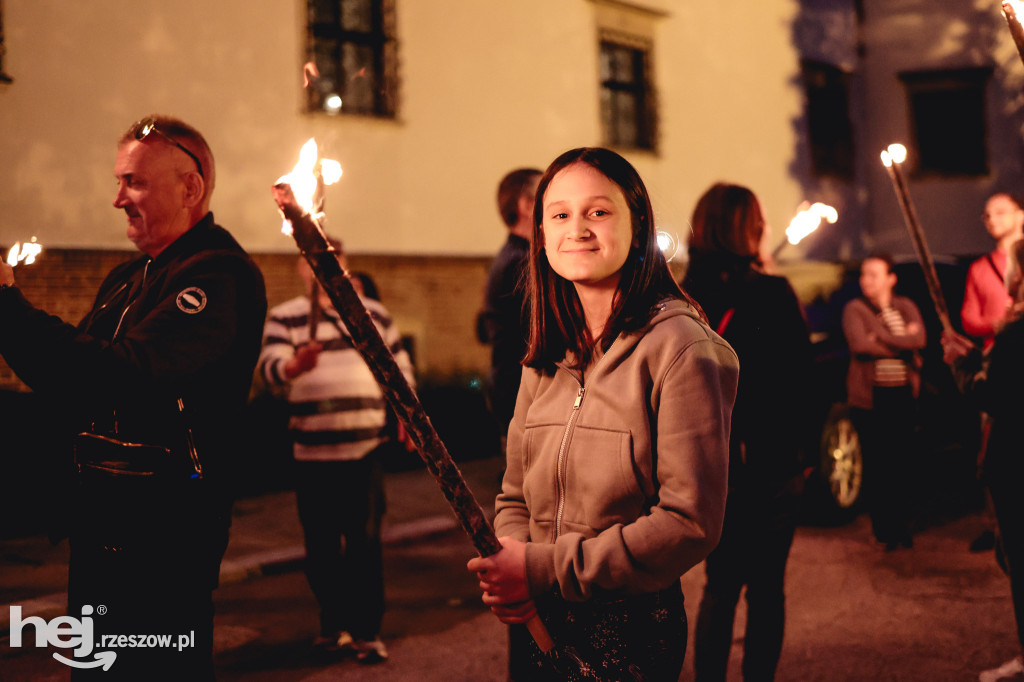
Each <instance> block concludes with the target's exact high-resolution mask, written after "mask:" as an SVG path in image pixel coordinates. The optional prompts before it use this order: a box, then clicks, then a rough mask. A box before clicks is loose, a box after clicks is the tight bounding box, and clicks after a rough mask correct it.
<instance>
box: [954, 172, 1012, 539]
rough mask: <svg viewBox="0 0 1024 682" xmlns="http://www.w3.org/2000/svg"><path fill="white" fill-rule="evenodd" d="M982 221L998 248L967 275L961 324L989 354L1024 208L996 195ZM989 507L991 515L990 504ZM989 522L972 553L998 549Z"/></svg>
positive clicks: (1007, 298)
mask: <svg viewBox="0 0 1024 682" xmlns="http://www.w3.org/2000/svg"><path fill="white" fill-rule="evenodd" d="M981 219H982V221H983V222H984V223H985V229H986V230H988V233H989V234H990V235H991V236H992V239H994V240H995V242H996V248H995V249H993V250H992V252H991V253H987V254H985V255H984V256H982V257H981V258H979V259H977V260H976V261H974V262H973V263H971V267H970V269H969V270H968V271H967V286H966V288H965V290H964V304H963V307H962V308H961V309H960V322H961V324H962V325H963V328H964V333H966V334H967V335H968V336H971V337H974V338H975V339H976V340H978V341H980V342H981V345H982V346H983V348H984V349H985V350H988V348H989V346H991V345H992V341H993V339H994V338H995V335H996V332H997V331H998V330H999V328H1000V327H1001V326H1002V322H1003V319H1004V317H1005V315H1006V311H1007V308H1008V307H1009V306H1010V305H1011V304H1012V302H1013V299H1012V298H1011V297H1010V295H1009V294H1008V293H1007V292H1006V283H1005V282H1006V265H1007V254H1008V253H1009V252H1010V248H1011V246H1012V245H1013V243H1014V242H1016V241H1017V240H1018V239H1020V238H1021V236H1022V233H1024V204H1022V203H1021V200H1020V199H1019V198H1017V197H1016V196H1014V195H1012V194H1009V193H1007V192H996V193H995V194H993V195H992V196H990V197H989V199H988V201H987V202H986V203H985V212H984V213H982V215H981ZM981 433H982V445H981V450H980V453H979V461H980V458H981V457H983V454H981V453H984V451H985V441H986V440H987V437H988V422H987V420H986V419H985V418H984V416H983V417H982V422H981ZM988 507H989V510H990V512H991V504H989V505H988ZM990 516H991V514H990ZM990 521H992V525H993V528H991V529H987V530H985V531H984V532H982V533H981V535H979V536H978V537H977V538H975V539H974V540H973V541H972V542H971V551H973V552H980V551H985V550H989V549H992V548H993V547H994V546H995V533H994V520H993V519H991V518H990Z"/></svg>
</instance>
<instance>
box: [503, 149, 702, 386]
mask: <svg viewBox="0 0 1024 682" xmlns="http://www.w3.org/2000/svg"><path fill="white" fill-rule="evenodd" d="M575 163H583V164H586V165H588V166H590V167H591V168H594V169H595V170H597V171H598V172H600V173H601V174H602V175H604V176H605V177H606V178H608V179H609V180H611V181H612V182H613V183H615V184H616V185H617V186H618V187H619V189H620V190H622V194H623V196H624V197H625V198H626V204H627V205H628V206H629V212H630V222H631V225H632V230H633V242H634V244H635V245H634V246H631V247H630V250H629V254H628V255H627V257H626V262H625V263H624V264H623V266H622V268H621V269H620V271H619V272H620V273H621V277H620V278H619V286H618V291H617V292H616V294H615V300H614V301H613V302H612V310H611V314H610V315H609V318H608V323H607V324H606V325H605V327H604V332H603V333H602V335H601V338H599V339H593V338H591V336H590V332H589V330H588V329H587V324H586V319H585V318H584V314H583V307H582V305H581V304H580V299H579V296H578V295H577V294H576V287H575V286H574V285H573V283H572V282H570V281H569V280H566V279H564V278H562V277H561V276H559V275H558V274H557V273H555V272H554V270H552V269H551V265H550V264H549V263H548V259H547V255H546V253H545V251H544V233H543V223H544V210H543V206H544V194H545V193H546V192H547V189H548V185H550V184H551V180H552V179H553V178H554V177H555V175H557V174H558V173H559V172H560V171H562V170H563V169H565V168H566V167H568V166H571V165H572V164H575ZM528 278H529V279H528V285H529V310H530V313H529V329H530V339H529V343H528V345H527V349H526V357H525V358H524V359H523V364H525V365H526V366H527V367H533V368H536V369H540V370H542V371H545V372H553V371H554V369H555V363H557V362H559V361H561V360H562V359H563V358H565V356H566V352H571V353H572V360H573V362H572V365H573V366H574V367H577V368H582V367H586V366H587V365H588V364H589V363H590V361H591V359H592V358H593V356H594V351H595V350H596V348H597V346H598V344H600V347H601V350H602V351H607V350H608V348H609V347H610V346H611V344H612V341H614V340H615V337H616V336H618V335H619V333H621V332H625V331H633V330H636V329H639V328H641V327H643V326H644V325H645V324H646V323H647V322H649V321H650V319H651V316H652V315H653V313H654V308H655V304H656V303H658V301H661V300H663V299H665V298H679V299H683V300H685V301H688V302H689V303H690V304H691V305H693V306H694V307H695V308H696V309H697V310H698V311H700V306H698V305H697V303H696V301H694V300H693V299H692V298H690V296H689V295H688V294H686V292H684V291H683V290H682V289H681V288H680V287H679V284H677V283H676V281H675V279H673V277H672V272H671V271H670V270H669V268H668V262H667V261H666V260H665V256H664V255H663V254H662V252H661V249H659V248H658V239H657V232H656V230H655V227H654V210H653V209H652V207H651V199H650V197H649V196H648V194H647V188H646V187H644V183H643V180H641V179H640V175H639V173H637V172H636V169H635V168H633V166H632V165H631V164H630V163H629V162H628V161H626V159H624V158H623V157H621V156H620V155H618V154H616V153H615V152H613V151H611V150H609V149H603V148H601V147H580V148H578V149H571V150H569V151H567V152H565V153H564V154H562V155H561V156H559V157H558V158H557V159H555V160H554V161H552V162H551V165H550V166H548V168H547V170H546V171H545V172H544V175H543V176H541V179H540V184H539V185H538V186H537V199H536V201H535V202H534V208H533V243H532V244H531V246H530V268H529V273H528ZM701 316H702V317H703V312H701Z"/></svg>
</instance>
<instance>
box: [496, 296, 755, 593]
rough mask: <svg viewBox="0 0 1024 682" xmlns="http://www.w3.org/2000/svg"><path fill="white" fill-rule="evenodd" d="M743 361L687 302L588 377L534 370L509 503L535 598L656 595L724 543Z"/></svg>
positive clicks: (522, 393) (507, 520)
mask: <svg viewBox="0 0 1024 682" xmlns="http://www.w3.org/2000/svg"><path fill="white" fill-rule="evenodd" d="M738 375H739V361H738V360H737V358H736V353H735V352H734V351H733V349H732V347H731V346H729V344H728V343H726V341H725V340H724V339H722V338H721V337H720V336H718V335H717V334H715V333H714V332H713V331H712V330H711V329H710V328H708V326H707V325H706V324H704V323H703V322H701V321H700V319H699V317H698V314H697V311H696V310H695V309H694V308H693V307H692V306H690V305H689V304H687V303H685V302H683V301H679V300H669V301H665V302H664V303H662V304H660V305H659V306H658V310H657V311H656V313H655V315H654V317H653V318H652V320H651V322H650V323H649V324H648V325H647V326H646V327H645V328H643V329H641V330H638V331H636V332H631V333H627V334H622V335H620V336H619V337H618V338H617V339H616V340H615V341H614V343H612V345H611V347H610V348H609V349H608V352H607V353H605V354H604V355H603V356H601V357H599V358H598V359H597V360H596V361H594V362H593V363H591V366H590V367H588V368H587V369H586V370H585V371H584V372H583V373H580V372H577V371H573V370H569V369H567V368H565V367H564V366H560V367H559V368H558V369H557V371H556V372H555V373H554V375H553V376H547V375H545V374H544V373H542V372H539V371H537V370H534V369H530V368H526V369H525V370H524V372H523V381H522V385H521V387H520V389H519V397H518V400H517V403H516V410H515V417H514V418H513V420H512V424H511V426H510V427H509V433H508V447H507V451H508V467H507V469H506V472H505V477H504V480H503V482H502V491H501V493H500V494H499V495H498V498H497V501H496V509H497V516H496V517H495V521H494V526H495V530H496V531H497V534H498V536H499V537H500V536H506V535H508V536H512V537H514V538H517V539H519V540H521V541H524V542H528V543H529V544H528V545H527V547H526V573H527V580H528V583H529V589H530V594H531V595H532V596H538V595H541V594H544V593H547V592H548V591H550V590H551V588H552V586H553V585H555V584H556V583H557V584H558V586H559V588H560V590H561V593H562V595H563V596H564V597H565V598H566V599H567V600H570V601H582V600H585V599H589V598H590V597H591V595H592V593H593V590H594V588H599V589H601V590H612V591H617V592H619V593H621V594H639V593H644V592H653V591H656V590H661V589H664V588H666V587H668V586H670V585H671V584H672V583H673V582H674V581H677V580H678V579H679V577H680V576H681V575H682V574H683V573H685V572H686V571H687V570H689V569H690V568H691V567H692V566H694V565H696V564H697V563H699V562H700V561H702V560H703V559H704V557H706V556H707V555H708V553H709V552H710V551H711V550H712V549H713V548H714V547H715V545H716V544H717V543H718V539H719V536H720V535H721V532H722V520H723V517H724V514H725V497H726V488H727V483H728V481H727V476H728V467H729V427H730V417H731V414H732V406H733V401H734V400H735V398H736V385H737V380H738Z"/></svg>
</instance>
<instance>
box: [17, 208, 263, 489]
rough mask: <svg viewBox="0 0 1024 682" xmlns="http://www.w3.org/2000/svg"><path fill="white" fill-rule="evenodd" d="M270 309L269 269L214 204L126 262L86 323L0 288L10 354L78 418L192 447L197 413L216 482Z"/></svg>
mask: <svg viewBox="0 0 1024 682" xmlns="http://www.w3.org/2000/svg"><path fill="white" fill-rule="evenodd" d="M266 311H267V300H266V290H265V287H264V283H263V276H262V274H261V273H260V271H259V269H258V268H257V266H256V265H255V263H253V261H252V259H251V258H249V256H248V255H247V254H246V253H245V251H244V250H243V249H242V248H241V246H239V244H238V243H237V242H236V241H235V239H234V238H233V237H232V236H231V235H230V234H229V233H228V232H227V231H226V230H224V229H223V228H221V227H220V226H218V225H216V224H214V222H213V214H212V213H208V214H207V215H206V216H205V217H204V218H203V219H202V220H200V221H199V222H198V223H197V224H196V225H194V226H193V227H192V228H191V229H190V230H189V231H188V232H186V233H185V234H184V235H182V236H181V237H179V238H178V239H177V240H176V241H175V242H173V243H172V244H171V245H170V246H168V247H167V248H166V249H165V250H164V251H163V252H161V253H160V255H159V256H158V257H157V258H156V259H152V258H150V257H149V256H141V257H139V258H136V259H135V260H132V261H130V262H127V263H124V264H122V265H119V266H117V267H116V268H114V269H113V270H112V271H111V273H110V274H109V275H108V276H107V278H106V279H105V280H104V282H103V284H102V285H101V287H100V289H99V293H98V294H97V297H96V301H95V303H94V305H93V308H92V310H91V311H90V312H89V314H88V315H86V317H85V319H84V320H82V322H81V323H80V324H79V325H78V326H77V327H76V326H72V325H70V324H67V323H65V322H63V321H62V320H60V319H59V318H57V317H54V316H52V315H49V314H47V313H45V312H43V311H42V310H39V309H37V308H35V307H33V306H32V305H31V304H30V303H29V302H28V301H27V300H26V299H25V297H24V296H23V295H22V294H21V293H20V292H19V291H18V290H17V288H14V287H11V288H9V289H7V290H0V320H2V323H0V324H2V326H0V355H3V357H4V359H5V360H6V361H7V363H8V364H9V365H10V367H11V368H12V369H13V370H14V372H15V373H16V374H17V375H18V377H19V378H20V379H21V380H22V381H24V382H25V383H26V384H27V385H28V386H29V387H31V388H32V389H33V391H35V392H36V393H38V394H40V395H42V396H45V397H47V398H48V399H49V400H50V402H51V404H53V405H55V406H57V409H58V410H59V411H60V414H58V415H55V417H61V418H63V417H67V418H69V421H66V422H65V424H67V425H68V426H69V427H72V428H73V429H75V430H87V429H92V430H94V431H96V432H98V433H113V432H115V429H116V435H117V437H118V438H120V439H122V440H127V441H133V442H140V443H147V444H153V445H162V446H164V447H167V448H170V449H171V450H172V452H173V453H175V455H176V456H185V457H187V450H186V446H185V424H186V423H187V424H188V426H189V427H190V428H191V430H192V432H193V435H194V439H195V443H196V448H197V450H198V453H199V457H200V459H201V461H202V464H203V468H204V475H206V476H207V478H209V479H211V480H212V481H213V482H215V483H216V482H218V481H221V480H223V479H226V478H229V477H230V468H231V464H230V462H231V460H232V459H233V457H232V454H233V450H234V449H235V447H234V445H236V444H237V440H238V439H237V434H236V433H234V429H235V426H236V424H237V421H236V420H237V417H238V416H239V414H240V412H241V409H242V408H243V407H244V405H245V402H246V399H247V397H248V392H249V386H250V382H251V379H252V373H253V368H254V366H255V364H256V359H257V357H258V356H259V351H260V342H261V336H262V329H263V322H264V318H265V316H266ZM179 398H180V399H181V400H182V402H183V405H184V409H185V412H184V416H183V415H182V414H180V413H179V411H178V405H177V401H178V399H179ZM61 421H64V420H63V419H61Z"/></svg>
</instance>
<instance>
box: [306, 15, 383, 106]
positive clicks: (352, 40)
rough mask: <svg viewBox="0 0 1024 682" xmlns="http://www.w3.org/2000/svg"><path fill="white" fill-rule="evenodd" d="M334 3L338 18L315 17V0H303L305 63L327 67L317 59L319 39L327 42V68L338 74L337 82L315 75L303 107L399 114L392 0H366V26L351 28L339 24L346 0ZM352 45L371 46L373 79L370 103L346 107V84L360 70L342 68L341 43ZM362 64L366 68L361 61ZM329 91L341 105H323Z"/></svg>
mask: <svg viewBox="0 0 1024 682" xmlns="http://www.w3.org/2000/svg"><path fill="white" fill-rule="evenodd" d="M331 1H332V2H334V3H335V4H336V5H337V17H338V18H337V21H336V22H328V21H317V20H316V19H317V17H316V16H315V11H316V5H317V1H316V0H306V47H305V60H306V63H310V62H312V63H314V64H316V66H317V68H318V70H319V71H320V73H321V74H323V73H325V71H327V70H326V69H324V68H322V64H321V63H318V59H317V54H318V50H317V48H318V43H324V44H327V45H330V44H332V43H333V47H332V48H331V50H330V51H331V52H332V55H331V65H332V67H333V68H332V70H331V71H330V72H333V73H337V74H338V76H339V77H338V81H339V83H336V84H332V83H330V82H328V81H327V80H326V78H324V77H317V78H315V79H314V82H313V83H311V86H310V87H307V88H306V92H305V110H306V113H310V114H316V113H321V114H327V115H347V116H370V117H374V118H383V119H394V118H397V116H398V38H397V35H396V22H395V0H367V2H368V3H369V5H370V24H371V26H370V28H369V30H354V29H349V28H346V27H345V26H344V25H343V24H342V17H343V16H344V15H343V10H342V5H343V4H344V2H345V0H331ZM345 45H354V46H356V47H361V48H370V49H371V50H372V53H373V54H372V62H373V64H372V68H373V76H374V78H375V79H376V82H375V87H374V88H373V92H372V105H370V106H369V107H365V106H364V107H359V108H353V107H352V106H349V107H348V108H346V106H345V101H346V97H347V96H348V94H349V93H348V92H347V91H346V87H345V86H346V84H347V83H350V82H352V80H353V79H354V78H356V77H358V74H359V72H358V71H357V72H356V73H355V74H348V73H346V72H345V64H344V58H343V54H344V47H345ZM363 68H366V65H364V67H363ZM332 85H333V87H332ZM331 94H336V95H338V96H340V97H341V101H342V106H341V108H340V109H338V110H332V109H329V108H328V107H326V106H325V104H324V103H325V100H326V99H327V97H328V96H329V95H331Z"/></svg>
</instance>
